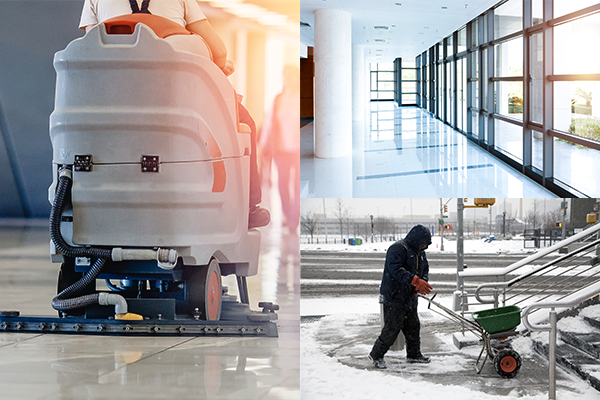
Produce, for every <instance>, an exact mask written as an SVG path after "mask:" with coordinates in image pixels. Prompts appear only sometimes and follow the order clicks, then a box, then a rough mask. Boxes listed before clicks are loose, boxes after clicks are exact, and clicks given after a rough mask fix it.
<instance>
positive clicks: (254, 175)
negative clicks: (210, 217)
mask: <svg viewBox="0 0 600 400" xmlns="http://www.w3.org/2000/svg"><path fill="white" fill-rule="evenodd" d="M238 104H239V113H240V122H241V123H244V124H246V125H248V126H249V127H250V146H251V149H250V204H249V206H250V210H252V208H254V206H256V205H258V203H260V202H261V200H262V190H261V188H260V176H259V175H258V160H257V157H256V124H255V123H254V119H252V116H251V115H250V113H249V112H248V110H246V107H244V106H243V105H242V103H238Z"/></svg>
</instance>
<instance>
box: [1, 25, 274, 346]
mask: <svg viewBox="0 0 600 400" xmlns="http://www.w3.org/2000/svg"><path fill="white" fill-rule="evenodd" d="M54 67H55V69H56V72H57V82H56V98H55V110H54V112H53V113H52V115H51V117H50V137H51V140H52V147H53V175H54V180H53V183H52V186H51V187H50V189H49V199H50V201H51V203H52V211H51V217H50V233H51V238H52V242H51V256H52V260H53V262H56V263H60V264H61V268H60V273H59V279H58V294H57V296H56V297H55V298H54V299H53V300H52V306H53V307H54V308H55V309H56V310H57V311H58V313H59V316H57V317H24V316H20V315H19V313H18V312H13V311H5V312H1V313H0V331H2V330H4V331H11V332H14V331H20V332H31V331H36V332H56V333H59V332H60V333H65V332H71V333H96V334H122V335H136V334H137V335H250V336H252V335H258V336H277V325H276V323H275V322H274V321H275V320H276V318H277V314H276V313H275V311H276V310H277V309H278V306H277V305H274V304H272V303H259V304H258V306H259V308H262V310H260V311H252V310H251V309H250V306H249V299H248V288H247V285H246V277H248V276H252V275H256V274H257V271H258V255H259V249H260V239H261V237H260V232H259V231H258V230H256V229H249V228H248V210H249V206H248V204H249V203H248V202H249V200H248V197H249V163H250V151H251V145H250V140H251V138H250V129H249V127H248V126H247V125H246V124H244V123H242V122H240V120H239V114H238V106H239V104H238V102H239V96H238V95H237V94H236V92H235V91H234V89H233V87H232V86H231V84H230V82H229V81H228V79H227V78H226V77H225V75H224V74H223V72H222V71H221V70H220V69H219V68H218V67H217V66H216V65H215V64H214V63H213V62H212V61H211V54H210V49H209V48H208V46H207V45H206V44H205V42H204V41H203V40H202V38H200V37H199V36H197V35H193V34H191V33H189V32H188V31H186V30H185V29H184V28H182V27H181V26H179V25H178V24H176V23H174V22H171V21H169V20H167V19H164V18H161V17H158V16H153V15H147V14H133V15H127V16H123V17H118V18H114V19H112V20H108V21H106V22H105V23H103V24H100V25H98V26H96V27H94V28H93V29H92V30H91V31H89V32H88V33H87V34H86V35H85V36H84V37H82V38H79V39H76V40H74V41H73V42H71V43H70V44H69V45H68V46H67V48H66V49H65V50H63V51H60V52H58V53H56V55H55V58H54ZM224 275H235V276H236V281H237V287H238V296H239V299H238V296H235V295H231V294H229V293H228V290H227V288H226V287H223V285H222V281H221V277H222V276H224ZM97 280H105V282H106V287H108V288H109V290H107V289H105V290H97V289H96V283H97Z"/></svg>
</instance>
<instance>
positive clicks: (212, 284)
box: [186, 258, 223, 321]
mask: <svg viewBox="0 0 600 400" xmlns="http://www.w3.org/2000/svg"><path fill="white" fill-rule="evenodd" d="M190 270H191V271H192V272H191V273H190V275H189V276H188V277H187V279H186V281H187V285H186V287H187V289H186V291H187V292H186V293H187V298H188V301H189V310H190V315H196V313H198V314H199V316H200V319H203V320H208V321H218V320H219V319H221V300H222V299H221V297H222V296H221V293H222V290H223V287H222V286H221V267H219V262H218V261H217V260H215V259H214V258H213V259H211V260H210V262H209V263H208V265H202V266H193V267H190Z"/></svg>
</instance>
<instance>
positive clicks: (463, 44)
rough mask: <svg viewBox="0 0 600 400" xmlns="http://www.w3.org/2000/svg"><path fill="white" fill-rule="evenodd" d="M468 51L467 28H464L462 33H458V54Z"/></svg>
mask: <svg viewBox="0 0 600 400" xmlns="http://www.w3.org/2000/svg"><path fill="white" fill-rule="evenodd" d="M466 50H467V28H466V27H464V28H462V29H461V30H460V31H458V48H457V52H458V53H457V54H460V53H462V52H463V51H466Z"/></svg>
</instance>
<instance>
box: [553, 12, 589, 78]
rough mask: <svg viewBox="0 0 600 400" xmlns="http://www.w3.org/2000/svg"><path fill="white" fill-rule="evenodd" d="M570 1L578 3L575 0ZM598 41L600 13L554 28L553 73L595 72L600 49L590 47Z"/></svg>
mask: <svg viewBox="0 0 600 400" xmlns="http://www.w3.org/2000/svg"><path fill="white" fill-rule="evenodd" d="M572 3H575V4H578V2H577V1H573V2H572ZM592 43H593V44H596V45H597V43H600V14H595V15H591V16H588V17H584V18H581V19H577V20H575V21H571V22H568V23H566V24H562V25H558V26H557V27H555V28H554V73H555V74H597V73H598V72H600V51H598V50H597V48H594V47H590V45H591V44H592Z"/></svg>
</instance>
